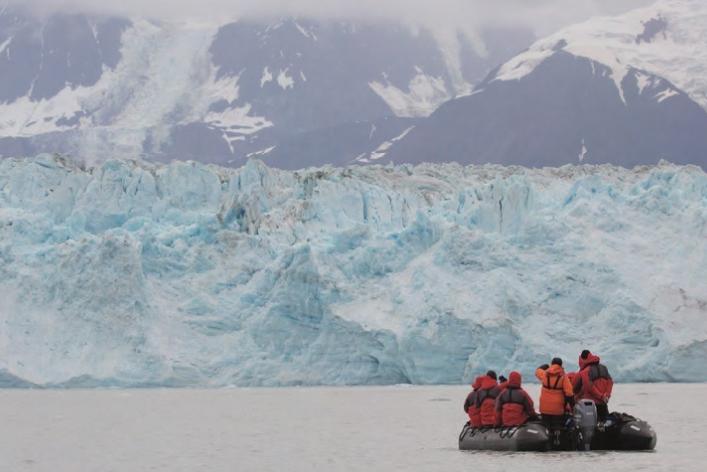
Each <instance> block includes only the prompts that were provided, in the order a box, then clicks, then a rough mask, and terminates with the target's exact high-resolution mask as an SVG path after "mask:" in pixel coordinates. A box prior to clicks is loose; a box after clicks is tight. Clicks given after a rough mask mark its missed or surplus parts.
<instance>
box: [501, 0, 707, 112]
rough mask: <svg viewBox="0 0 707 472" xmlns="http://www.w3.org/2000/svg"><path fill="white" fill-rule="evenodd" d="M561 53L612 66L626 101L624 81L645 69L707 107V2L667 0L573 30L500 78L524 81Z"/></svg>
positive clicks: (547, 41) (545, 42) (541, 45)
mask: <svg viewBox="0 0 707 472" xmlns="http://www.w3.org/2000/svg"><path fill="white" fill-rule="evenodd" d="M656 25H657V26H656ZM656 28H658V30H657V31H653V30H654V29H656ZM557 50H563V51H566V52H569V53H571V54H574V55H576V56H579V57H585V58H588V59H591V60H593V61H596V62H598V63H601V64H603V65H605V66H607V67H608V68H609V70H610V75H611V78H612V79H613V81H614V83H615V84H616V87H617V90H618V91H619V93H620V95H621V96H622V98H623V97H624V93H623V86H622V82H623V79H624V77H626V75H627V74H629V73H631V72H632V71H634V70H641V71H646V72H648V73H650V74H653V75H656V76H659V77H663V78H665V79H667V80H669V81H670V82H671V83H673V84H675V86H677V87H678V88H679V89H681V90H683V91H685V92H686V93H687V94H688V95H689V96H690V97H691V98H692V99H693V100H694V101H695V102H697V103H699V104H700V105H701V106H702V107H703V108H705V109H707V3H705V2H703V1H701V0H662V1H658V2H657V3H656V4H654V5H652V6H650V7H646V8H640V9H637V10H633V11H630V12H628V13H626V14H623V15H620V16H615V17H597V18H592V19H590V20H588V21H586V22H584V23H581V24H578V25H574V26H570V27H568V28H565V29H563V30H561V31H559V32H557V33H555V34H553V35H550V36H549V37H546V38H544V39H541V40H540V41H537V42H536V43H535V44H534V45H533V46H531V47H530V48H529V49H528V50H527V51H526V52H524V53H522V54H520V55H518V56H516V57H515V58H513V59H511V60H510V61H508V62H507V63H505V64H504V65H503V66H502V67H501V68H500V70H499V71H498V74H497V75H496V77H495V79H496V80H518V79H521V78H523V77H525V76H526V75H528V74H529V73H531V72H532V71H533V70H534V69H535V67H537V65H538V64H540V63H541V62H543V61H544V60H545V59H547V58H548V57H550V56H551V55H553V54H554V53H555V52H556V51H557ZM644 85H645V84H644ZM662 96H663V95H661V97H662Z"/></svg>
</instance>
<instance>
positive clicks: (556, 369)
mask: <svg viewBox="0 0 707 472" xmlns="http://www.w3.org/2000/svg"><path fill="white" fill-rule="evenodd" d="M545 372H547V375H551V376H553V377H556V376H558V375H564V374H565V369H563V368H562V366H561V365H557V364H552V365H551V366H550V367H548V368H547V370H546V371H545Z"/></svg>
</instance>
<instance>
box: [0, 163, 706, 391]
mask: <svg viewBox="0 0 707 472" xmlns="http://www.w3.org/2000/svg"><path fill="white" fill-rule="evenodd" d="M706 241H707V175H705V173H704V172H703V171H702V170H700V169H698V168H695V167H676V166H671V165H668V164H665V165H660V166H657V167H651V168H648V167H646V168H637V169H635V170H625V169H621V168H616V167H611V166H602V167H589V166H584V167H569V166H568V167H563V168H560V169H546V170H530V169H523V168H503V167H494V166H484V167H460V166H457V165H423V166H419V167H410V166H401V167H370V168H356V167H354V168H348V169H331V168H325V169H311V170H307V171H301V172H294V173H293V172H285V171H277V170H273V169H269V168H267V167H265V166H264V165H263V164H261V163H259V162H258V161H250V162H249V163H248V164H247V165H246V166H244V167H242V168H240V169H236V170H233V169H223V168H219V167H215V166H203V165H199V164H190V163H175V164H171V165H168V166H149V165H147V164H134V163H130V162H120V161H108V162H106V163H105V164H103V165H101V166H100V167H98V168H94V169H90V170H82V169H79V168H77V167H75V166H73V165H71V164H68V163H62V162H61V161H59V160H57V159H54V158H51V157H49V156H42V157H39V158H35V159H30V160H3V161H0V295H1V297H2V304H0V324H1V325H2V329H1V330H0V380H2V381H3V382H4V383H5V384H7V383H10V382H12V381H16V380H17V378H20V379H24V380H26V381H29V382H33V383H37V384H63V383H68V384H70V385H94V384H99V385H101V384H103V385H105V384H118V385H140V384H164V385H231V384H235V385H296V384H320V383H328V384H350V383H352V384H356V383H400V382H419V383H434V382H441V383H456V382H461V381H462V380H468V379H469V378H471V376H472V375H475V374H477V373H478V372H480V371H482V370H485V369H487V368H495V369H496V370H498V371H507V370H509V369H511V368H514V369H519V370H521V371H522V372H523V373H525V374H530V372H531V371H532V369H533V368H534V367H535V366H536V365H539V364H541V363H543V362H546V361H547V360H548V359H549V358H550V357H551V356H561V357H564V358H565V363H566V366H567V367H568V369H572V365H573V361H574V360H575V359H576V356H577V353H578V352H579V351H581V349H583V348H590V349H592V350H593V351H595V352H597V353H598V354H599V355H600V356H602V357H603V358H604V359H605V361H606V363H607V365H608V366H609V367H610V369H611V371H612V374H614V376H615V377H616V378H617V379H619V380H707V367H705V365H704V363H703V362H702V360H703V359H704V358H705V354H706V353H707V352H706V351H707V322H706V321H705V320H707V317H706V315H707V285H706V284H705V283H704V281H705V280H707V242H706Z"/></svg>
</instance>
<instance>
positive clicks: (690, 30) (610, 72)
mask: <svg viewBox="0 0 707 472" xmlns="http://www.w3.org/2000/svg"><path fill="white" fill-rule="evenodd" d="M706 109H707V2H703V1H700V0H663V1H659V2H657V3H656V4H655V5H653V6H651V7H647V8H642V9H639V10H635V11H631V12H629V13H627V14H624V15H621V16H618V17H610V18H594V19H591V20H589V21H587V22H585V23H582V24H579V25H576V26H572V27H569V28H566V29H564V30H562V31H559V32H558V33H556V34H553V35H552V36H550V37H547V38H545V39H542V40H540V41H538V42H537V43H535V44H534V45H533V46H532V47H531V48H530V49H528V50H527V51H525V52H523V53H522V54H520V55H518V56H516V57H514V58H513V59H511V60H510V61H508V62H506V63H504V64H503V65H502V66H500V67H499V68H498V69H497V70H495V71H494V72H493V73H492V74H490V75H489V76H488V77H487V78H486V79H485V80H484V82H483V83H482V84H481V85H479V86H478V87H476V89H475V90H474V92H473V93H472V94H471V95H470V96H466V97H462V98H459V99H456V100H452V101H450V102H448V103H446V104H444V105H443V106H442V107H440V109H439V110H438V111H437V112H435V113H434V114H433V115H432V116H431V117H430V118H429V119H428V120H425V121H423V122H421V123H420V124H419V126H416V127H415V129H414V130H412V131H411V132H410V133H408V135H407V136H406V137H405V139H401V140H400V141H399V142H397V143H396V144H395V145H393V146H392V147H391V148H390V149H389V150H388V151H387V153H386V156H385V157H384V158H383V161H386V160H393V161H395V162H400V161H405V162H423V161H430V160H431V161H459V162H463V163H470V162H476V163H484V162H494V163H505V164H526V165H534V166H541V165H562V164H564V163H572V162H575V163H577V162H584V163H604V162H611V163H614V164H620V165H624V166H633V165H636V164H644V163H656V162H658V161H659V160H660V159H661V158H664V159H669V160H670V161H673V162H677V163H695V164H699V165H702V166H706V165H707V112H706V111H705V110H706Z"/></svg>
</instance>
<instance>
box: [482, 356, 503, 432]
mask: <svg viewBox="0 0 707 472" xmlns="http://www.w3.org/2000/svg"><path fill="white" fill-rule="evenodd" d="M499 393H501V391H500V389H499V388H498V382H496V372H494V371H493V370H489V371H488V372H486V375H484V376H483V377H482V378H481V387H480V388H479V391H478V393H477V394H476V407H477V408H478V409H479V414H480V415H481V426H487V427H488V426H495V425H496V398H498V395H499Z"/></svg>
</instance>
